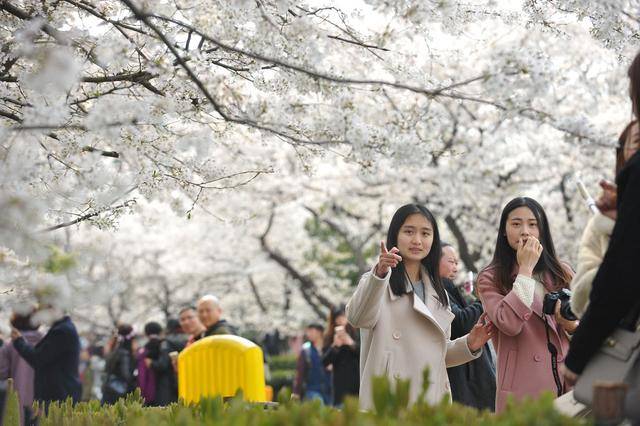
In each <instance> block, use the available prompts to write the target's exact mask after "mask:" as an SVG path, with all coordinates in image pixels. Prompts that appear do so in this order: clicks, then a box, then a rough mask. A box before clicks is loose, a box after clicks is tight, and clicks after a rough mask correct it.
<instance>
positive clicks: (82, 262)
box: [0, 0, 640, 327]
mask: <svg viewBox="0 0 640 426" xmlns="http://www.w3.org/2000/svg"><path fill="white" fill-rule="evenodd" d="M342 3H343V2H330V1H320V0H318V1H315V0H314V1H311V0H308V1H302V2H299V1H288V0H273V1H268V0H256V1H236V2H229V1H216V0H174V1H165V0H159V1H134V0H120V1H116V0H103V1H101V0H55V1H54V0H45V1H42V0H38V1H36V0H3V1H2V2H1V3H0V22H2V26H0V37H1V38H2V40H3V43H2V48H1V50H0V82H2V85H0V123H1V124H0V141H1V142H2V145H1V149H0V164H1V166H0V167H1V168H2V169H1V171H2V173H0V206H1V207H2V209H1V211H2V215H1V217H0V246H1V247H2V251H1V253H0V274H1V276H2V282H3V286H4V289H5V291H7V292H10V293H9V294H8V295H7V297H6V300H7V301H8V302H7V303H9V302H10V303H15V301H16V300H26V299H29V298H32V297H34V294H40V297H41V295H42V293H43V291H42V290H40V293H38V289H41V288H54V289H56V291H55V292H53V293H54V294H56V295H57V296H56V298H55V299H56V301H57V302H56V303H62V304H66V305H67V306H66V307H68V308H74V309H75V310H77V312H78V315H83V317H86V318H92V319H95V320H96V321H99V322H101V323H102V324H109V323H112V322H114V321H117V320H118V319H121V318H128V320H132V321H133V320H137V319H138V316H139V315H152V316H153V315H156V316H158V317H159V318H162V317H167V316H169V315H172V314H175V306H176V305H179V304H182V303H186V302H188V301H190V300H191V301H192V300H193V298H194V297H195V296H197V295H199V294H204V293H207V292H213V293H216V294H218V295H220V296H221V297H222V299H223V302H224V303H225V306H226V307H227V308H226V311H227V312H228V313H229V315H230V316H231V318H232V319H233V320H234V321H236V322H238V323H242V324H247V325H250V326H255V327H260V326H267V325H270V324H271V323H269V324H267V323H265V321H264V320H262V319H261V318H264V317H265V316H267V317H269V318H271V320H272V323H273V324H297V323H299V322H300V321H303V320H304V319H305V318H309V317H317V316H321V315H323V314H324V313H326V309H327V308H328V307H329V306H330V305H332V304H335V303H339V302H341V301H344V300H345V299H346V298H347V297H348V295H349V293H350V291H352V286H353V276H354V275H357V274H359V273H361V272H362V271H364V270H366V269H368V267H369V266H370V262H371V260H372V255H373V254H374V253H373V252H372V251H371V250H372V249H371V247H375V246H376V242H377V240H379V239H380V238H383V237H384V232H385V231H386V226H387V224H388V221H389V219H390V217H391V214H392V213H393V211H394V210H395V209H396V208H397V207H398V206H399V205H401V204H403V203H405V202H411V201H413V202H421V203H424V204H426V205H427V206H428V207H429V208H431V209H432V210H433V211H434V213H435V214H436V215H437V217H438V218H439V220H440V226H441V228H442V230H443V235H444V237H445V238H446V239H447V240H448V241H450V242H452V243H455V244H456V245H457V246H458V247H459V249H460V253H461V257H462V260H463V263H464V266H465V268H466V269H468V270H471V271H478V270H479V269H480V268H481V267H482V266H483V265H485V264H486V263H487V262H488V260H489V258H490V256H491V250H492V246H493V243H494V239H495V232H496V227H497V219H498V215H499V213H500V209H501V207H502V206H503V205H504V204H505V202H506V201H508V199H509V198H511V197H513V196H516V195H522V194H526V195H530V196H533V197H535V198H538V199H539V200H540V201H541V202H542V204H543V205H544V206H545V208H546V209H547V211H548V213H549V215H550V218H551V221H552V225H553V228H554V235H555V237H556V243H557V245H558V247H559V252H560V253H562V255H563V256H564V257H566V258H567V259H568V260H571V259H572V258H573V257H574V255H575V243H576V240H577V239H578V237H579V235H580V232H581V229H582V227H583V226H584V223H585V220H586V218H587V215H588V212H587V211H586V209H584V208H583V207H582V205H581V204H582V203H581V200H580V199H579V197H578V195H577V193H576V191H575V190H574V184H575V179H576V177H577V174H578V173H579V174H580V175H581V176H582V178H583V180H585V182H586V183H587V185H588V186H589V187H590V188H594V191H595V182H596V181H597V179H598V178H600V177H603V176H607V177H609V178H611V174H612V169H613V146H614V145H615V139H616V137H617V134H618V133H619V132H620V131H621V130H622V128H623V126H624V125H625V124H626V123H625V122H626V121H627V120H628V119H629V118H630V108H629V106H628V102H627V100H626V93H627V81H626V76H625V68H626V66H627V64H628V62H629V59H630V58H631V57H632V56H633V55H634V54H635V46H636V45H637V38H638V22H639V21H638V20H639V16H640V12H639V10H638V6H639V5H638V4H637V2H634V1H617V0H609V1H606V2H587V1H580V0H568V1H560V0H558V1H543V0H537V1H532V0H523V1H518V2H507V1H498V2H496V1H470V2H464V3H463V2H454V1H438V2H431V1H427V2H417V1H405V2H388V1H377V0H366V1H361V2H348V3H345V4H342ZM154 221H157V222H154ZM150 229H154V234H153V235H150V233H149V230H150ZM182 231H184V232H182ZM345 259H348V261H347V263H348V264H349V266H348V267H345V266H340V265H344V262H345ZM340 262H343V263H342V264H341V263H340ZM336 265H338V266H336ZM336 268H338V269H336ZM340 268H343V269H340ZM344 268H347V269H344ZM348 268H350V269H348ZM345 271H346V272H345ZM45 293H46V294H48V293H47V292H45ZM118 298H119V299H118ZM118 300H122V301H125V302H128V301H131V300H135V301H136V303H135V304H132V303H128V304H127V303H125V304H124V305H123V304H122V303H121V302H119V301H118ZM105 301H109V303H111V304H113V305H111V304H107V302H105ZM93 306H99V307H100V308H99V309H98V310H97V311H100V314H99V315H97V316H96V317H92V312H97V311H96V310H95V309H93V308H92V307H93Z"/></svg>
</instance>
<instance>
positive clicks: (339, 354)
mask: <svg viewBox="0 0 640 426" xmlns="http://www.w3.org/2000/svg"><path fill="white" fill-rule="evenodd" d="M351 338H352V339H353V341H354V342H355V346H354V347H352V346H347V345H343V346H340V347H339V348H338V347H335V346H329V347H328V348H327V349H326V350H325V351H324V355H323V356H322V363H323V364H324V366H325V367H327V366H329V365H333V370H332V376H333V403H334V405H336V406H339V405H340V404H342V403H343V402H344V398H345V396H347V395H354V396H358V392H359V391H360V337H358V336H351Z"/></svg>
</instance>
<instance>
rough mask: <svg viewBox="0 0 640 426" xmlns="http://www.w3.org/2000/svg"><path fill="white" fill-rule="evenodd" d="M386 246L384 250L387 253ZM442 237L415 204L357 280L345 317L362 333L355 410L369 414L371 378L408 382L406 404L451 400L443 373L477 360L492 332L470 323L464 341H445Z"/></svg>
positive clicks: (448, 316) (399, 216) (447, 313)
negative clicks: (423, 397) (357, 406)
mask: <svg viewBox="0 0 640 426" xmlns="http://www.w3.org/2000/svg"><path fill="white" fill-rule="evenodd" d="M388 247H390V249H389V250H387V248H388ZM440 253H441V247H440V235H439V232H438V225H437V223H436V220H435V218H434V217H433V215H432V214H431V212H430V211H429V210H427V209H426V208H425V207H423V206H421V205H418V204H407V205H405V206H402V207H401V208H400V209H398V210H397V211H396V213H395V214H394V215H393V218H392V219H391V224H390V225H389V230H388V232H387V241H386V244H385V243H384V242H381V243H380V256H379V258H378V263H377V264H376V265H375V266H374V267H373V268H372V269H371V271H370V272H367V273H366V274H364V275H363V276H362V278H361V279H360V282H359V284H358V288H357V289H356V291H355V293H354V294H353V296H352V297H351V300H350V301H349V303H348V304H347V309H346V311H347V319H348V320H349V322H350V323H351V324H352V325H353V326H354V327H358V328H360V329H361V352H360V406H361V407H362V408H364V409H370V408H372V405H373V401H372V379H373V377H375V376H381V375H386V376H387V377H388V378H389V379H391V381H392V382H393V381H395V379H410V380H411V387H410V394H409V397H410V401H411V402H415V401H416V399H417V398H418V396H419V395H420V392H421V390H422V380H423V376H422V373H423V371H424V370H425V368H429V372H430V376H429V382H430V385H429V390H428V392H427V395H426V399H427V401H428V402H430V403H434V404H435V403H438V402H439V401H440V400H441V399H442V397H443V396H444V395H446V394H449V395H450V386H449V380H448V377H447V371H446V368H447V367H452V366H456V365H461V364H464V363H466V362H469V361H471V360H472V359H475V358H477V357H478V356H480V354H481V351H482V347H483V345H484V344H485V343H486V342H487V341H488V340H489V338H490V337H491V333H492V330H493V326H492V325H491V324H490V323H487V324H485V325H482V324H476V326H475V327H474V328H473V330H472V331H471V332H470V333H469V334H468V335H466V336H463V337H461V338H459V339H456V340H453V341H451V340H450V335H451V321H452V320H453V317H454V315H453V314H452V313H451V309H450V308H449V302H448V299H447V293H446V291H445V289H444V287H443V285H442V282H441V280H440V274H439V273H438V264H439V262H440Z"/></svg>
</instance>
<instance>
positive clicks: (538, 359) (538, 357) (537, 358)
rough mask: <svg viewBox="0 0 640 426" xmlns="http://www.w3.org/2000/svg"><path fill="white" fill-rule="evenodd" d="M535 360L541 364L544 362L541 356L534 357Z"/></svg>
mask: <svg viewBox="0 0 640 426" xmlns="http://www.w3.org/2000/svg"><path fill="white" fill-rule="evenodd" d="M533 359H534V360H535V361H536V362H540V361H541V360H542V358H541V357H540V355H534V356H533Z"/></svg>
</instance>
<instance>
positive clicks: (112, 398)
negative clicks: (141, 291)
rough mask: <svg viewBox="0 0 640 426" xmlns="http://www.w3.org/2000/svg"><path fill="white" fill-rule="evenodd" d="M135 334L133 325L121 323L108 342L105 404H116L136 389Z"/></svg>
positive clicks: (105, 370) (103, 391)
mask: <svg viewBox="0 0 640 426" xmlns="http://www.w3.org/2000/svg"><path fill="white" fill-rule="evenodd" d="M134 336H135V333H134V332H133V327H132V326H131V325H129V324H120V325H118V328H117V329H116V334H115V335H114V336H113V337H112V339H111V342H109V344H108V347H107V350H108V354H107V355H106V362H105V367H104V379H103V382H102V403H103V404H115V403H116V401H118V399H120V398H124V397H125V396H126V395H127V394H128V393H129V392H132V391H133V390H134V389H135V380H134V374H133V373H134V369H135V364H134V360H133V354H134V343H133V338H134Z"/></svg>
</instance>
